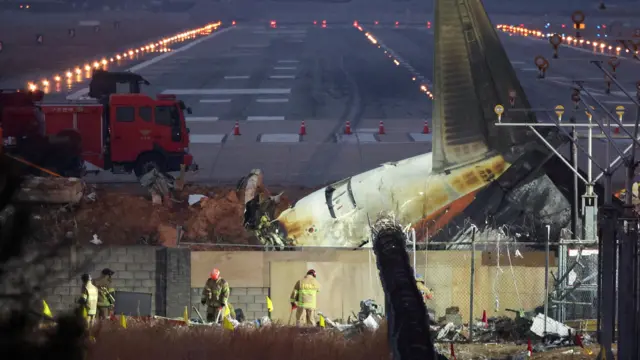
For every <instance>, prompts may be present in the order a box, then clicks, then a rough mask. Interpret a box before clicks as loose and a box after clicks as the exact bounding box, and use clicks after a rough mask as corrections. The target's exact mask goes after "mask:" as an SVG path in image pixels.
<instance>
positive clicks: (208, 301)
mask: <svg viewBox="0 0 640 360" xmlns="http://www.w3.org/2000/svg"><path fill="white" fill-rule="evenodd" d="M200 302H201V303H202V305H207V321H208V322H218V321H219V320H220V318H221V317H222V315H223V314H224V307H225V306H227V304H229V283H227V281H226V280H225V279H223V278H222V277H220V270H218V269H213V270H212V271H211V273H210V274H209V278H208V279H207V282H206V283H205V284H204V290H202V299H201V300H200Z"/></svg>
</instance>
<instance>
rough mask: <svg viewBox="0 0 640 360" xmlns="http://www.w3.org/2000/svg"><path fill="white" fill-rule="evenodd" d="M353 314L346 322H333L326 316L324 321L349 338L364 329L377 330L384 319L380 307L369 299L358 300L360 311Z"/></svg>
mask: <svg viewBox="0 0 640 360" xmlns="http://www.w3.org/2000/svg"><path fill="white" fill-rule="evenodd" d="M320 315H322V313H320ZM353 315H354V316H353V318H352V317H351V315H350V316H349V318H348V319H347V323H346V324H340V323H338V322H334V321H332V320H331V319H329V318H327V317H325V321H326V323H327V324H328V325H329V327H330V328H333V329H336V330H338V331H340V332H341V333H343V334H344V336H345V337H346V338H351V337H353V336H355V335H357V334H360V333H362V332H364V331H375V330H377V329H378V328H379V327H380V323H381V322H382V320H383V319H384V312H383V311H382V308H381V307H380V306H379V305H378V304H376V302H375V301H373V300H371V299H368V300H363V301H360V311H359V312H358V314H357V315H356V314H353ZM323 316H324V315H323Z"/></svg>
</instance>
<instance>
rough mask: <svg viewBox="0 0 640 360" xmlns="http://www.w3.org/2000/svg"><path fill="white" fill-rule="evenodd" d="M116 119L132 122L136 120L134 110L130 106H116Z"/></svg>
mask: <svg viewBox="0 0 640 360" xmlns="http://www.w3.org/2000/svg"><path fill="white" fill-rule="evenodd" d="M116 121H119V122H134V121H136V110H135V108H133V107H131V106H118V107H116Z"/></svg>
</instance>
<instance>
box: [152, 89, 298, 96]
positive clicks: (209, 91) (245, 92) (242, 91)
mask: <svg viewBox="0 0 640 360" xmlns="http://www.w3.org/2000/svg"><path fill="white" fill-rule="evenodd" d="M162 93H163V94H173V95H283V94H291V89H285V88H264V89H167V90H165V91H163V92H162Z"/></svg>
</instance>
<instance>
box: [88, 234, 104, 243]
mask: <svg viewBox="0 0 640 360" xmlns="http://www.w3.org/2000/svg"><path fill="white" fill-rule="evenodd" d="M89 242H90V243H92V244H93V245H102V240H100V239H98V235H97V234H93V239H91V240H89Z"/></svg>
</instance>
